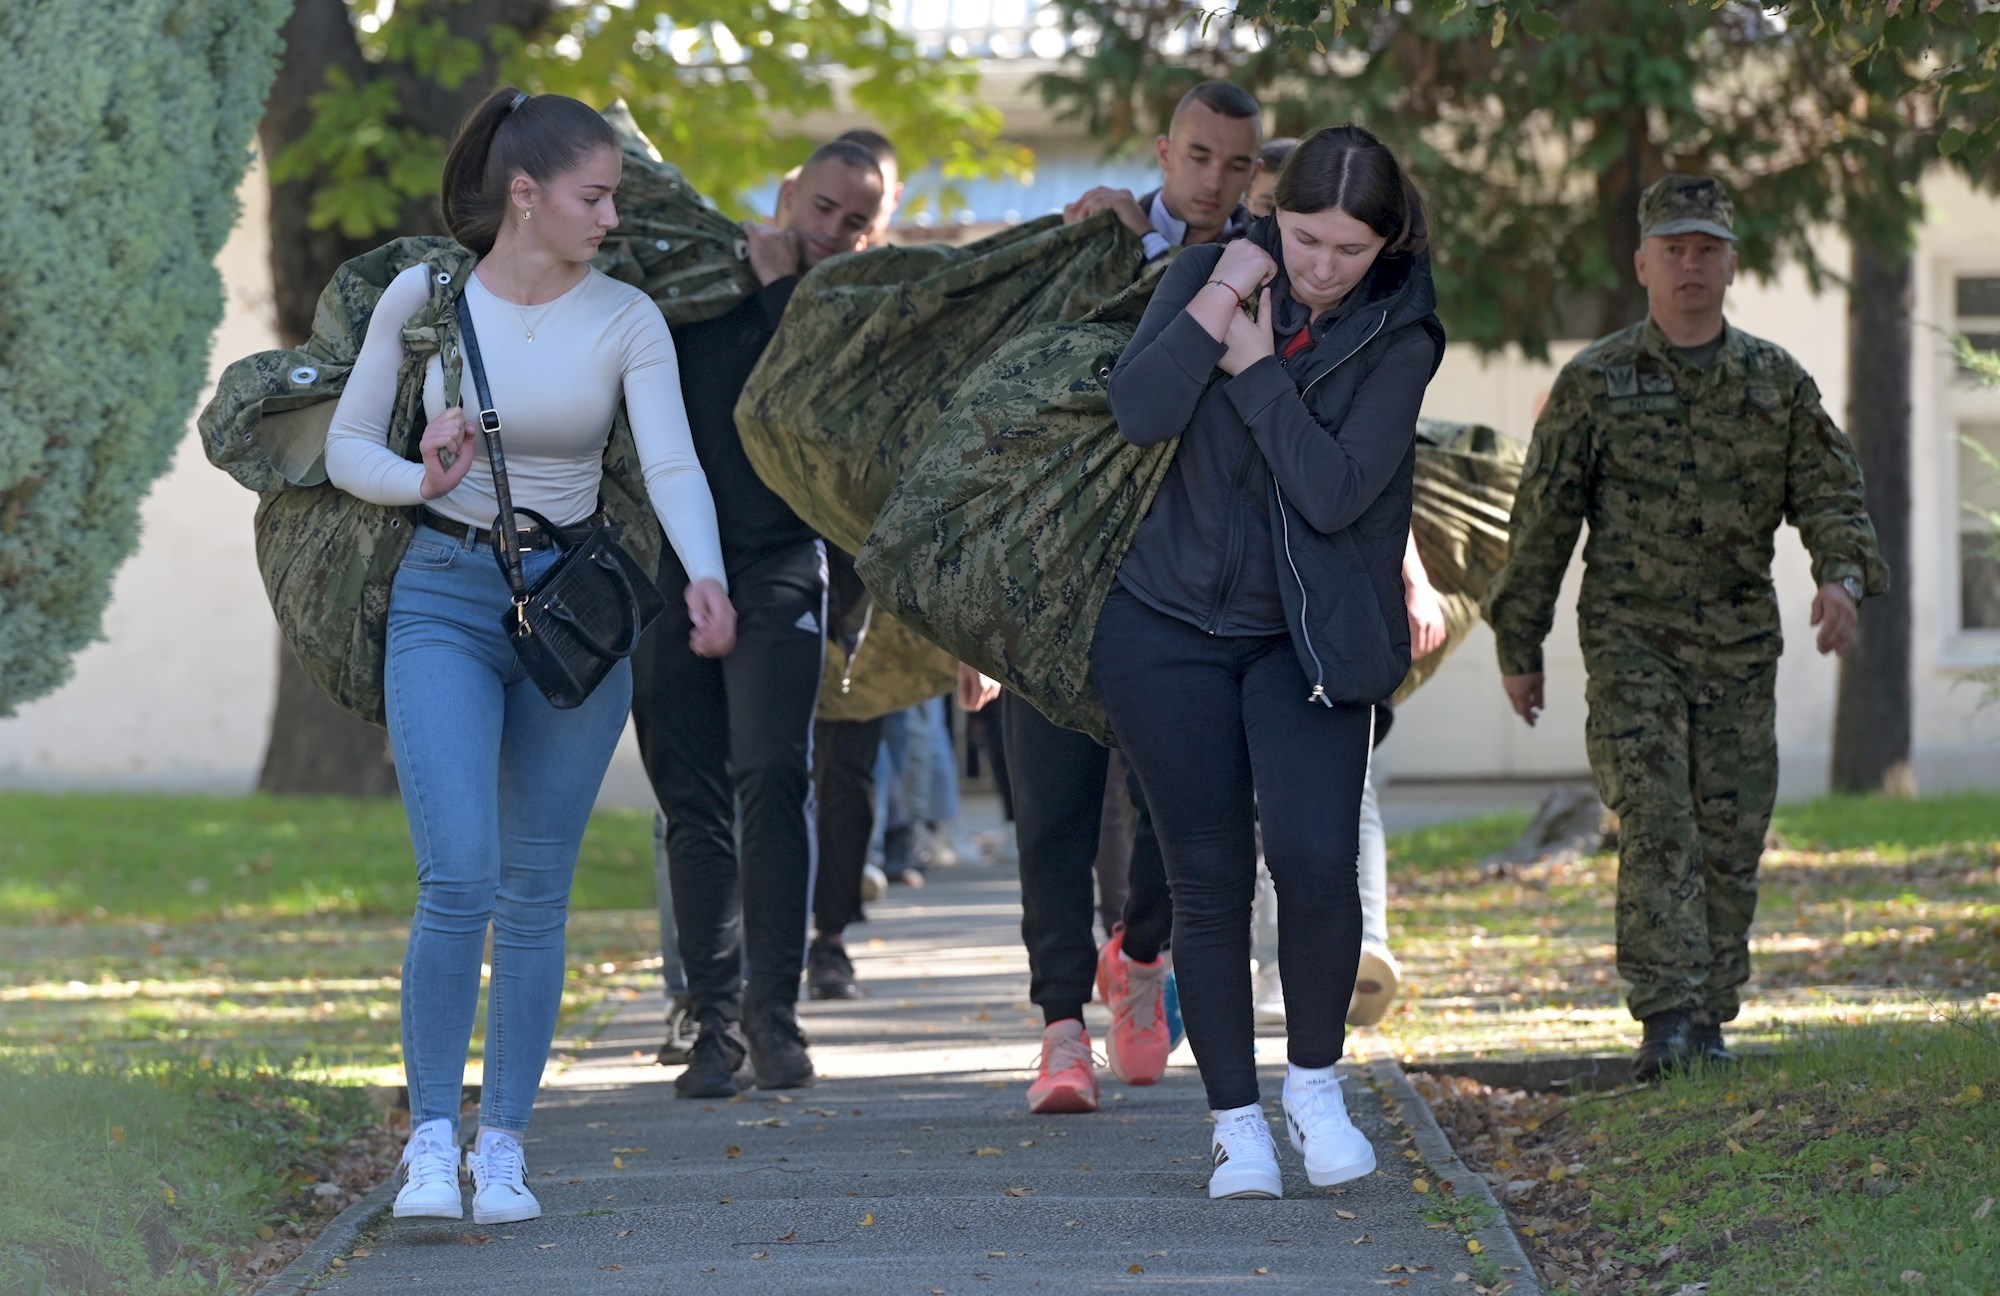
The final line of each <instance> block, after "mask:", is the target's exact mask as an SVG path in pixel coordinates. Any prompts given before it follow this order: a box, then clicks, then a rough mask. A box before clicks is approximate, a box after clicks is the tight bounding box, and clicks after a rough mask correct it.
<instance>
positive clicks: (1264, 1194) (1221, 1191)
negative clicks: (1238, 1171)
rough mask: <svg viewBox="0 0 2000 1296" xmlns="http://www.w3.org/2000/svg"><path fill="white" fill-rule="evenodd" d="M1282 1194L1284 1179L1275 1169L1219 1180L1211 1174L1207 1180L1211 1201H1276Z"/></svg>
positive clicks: (1283, 1192)
mask: <svg viewBox="0 0 2000 1296" xmlns="http://www.w3.org/2000/svg"><path fill="white" fill-rule="evenodd" d="M1284 1195H1285V1181H1284V1179H1283V1178H1281V1177H1280V1176H1279V1174H1278V1172H1277V1170H1276V1169H1273V1170H1272V1171H1271V1173H1270V1174H1268V1175H1248V1174H1243V1175H1235V1176H1228V1177H1224V1178H1223V1179H1222V1180H1221V1182H1217V1180H1216V1177H1215V1176H1213V1175H1211V1176H1210V1177H1209V1180H1208V1196H1209V1199H1210V1200H1211V1201H1277V1200H1279V1199H1280V1198H1282V1197H1283V1196H1284Z"/></svg>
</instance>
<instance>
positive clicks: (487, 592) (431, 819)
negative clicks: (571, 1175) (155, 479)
mask: <svg viewBox="0 0 2000 1296" xmlns="http://www.w3.org/2000/svg"><path fill="white" fill-rule="evenodd" d="M523 557H524V558H525V559H526V568H527V579H528V583H529V584H530V585H532V584H534V582H535V579H536V577H538V576H539V575H541V573H542V572H544V571H546V570H547V569H548V567H549V565H550V564H551V563H553V562H554V560H555V558H556V554H555V553H554V552H553V551H550V550H542V551H538V552H533V553H528V554H525V555H523ZM509 601H510V600H509V595H508V590H507V581H506V578H505V577H504V576H502V575H501V572H500V567H499V564H498V563H496V562H495V561H494V560H493V554H492V552H491V551H490V550H488V549H486V548H484V547H481V548H476V549H474V548H468V547H467V545H466V543H465V542H464V541H462V540H459V539H456V538H454V537H452V536H448V535H445V534H444V533H443V532H441V531H435V530H433V529H431V528H429V527H420V528H418V530H417V532H416V534H415V535H414V536H412V537H411V540H410V548H409V552H408V554H407V555H405V557H404V558H403V564H402V566H401V567H400V568H399V569H398V570H397V573H396V582H395V587H394V589H393V591H392V592H391V594H390V597H389V644H388V663H387V668H386V672H385V674H386V679H385V683H386V688H387V694H388V720H389V742H390V745H391V747H392V749H393V750H394V752H395V756H396V777H397V780H398V782H399V784H400V785H401V787H402V791H403V808H404V810H405V811H406V812H407V813H408V815H409V820H410V842H411V844H412V846H413V847H414V848H415V850H416V859H417V909H416V915H415V917H414V918H413V919H412V921H411V923H410V943H409V947H408V950H407V952H406V953H405V954H404V957H403V1006H402V1018H403V1022H402V1024H403V1069H404V1073H405V1075H406V1077H407V1079H408V1083H409V1088H410V1117H411V1120H412V1121H413V1122H415V1123H416V1124H419V1125H421V1124H422V1123H423V1122H425V1121H428V1120H438V1119H444V1120H449V1121H451V1122H452V1126H453V1128H454V1129H456V1128H457V1125H458V1106H459V1096H460V1093H461V1091H462V1088H463V1085H464V1081H465V1062H466V1055H467V1053H468V1051H469V1050H470V1048H471V1044H472V1023H473V1014H474V1013H475V1012H477V1010H478V1006H479V981H480V964H481V962H482V955H483V954H484V953H485V947H486V937H487V932H488V929H489V928H490V929H491V931H492V936H493V959H492V970H493V984H492V990H491V993H490V994H489V996H488V1001H487V1011H486V1067H485V1082H484V1084H483V1085H482V1086H481V1102H480V1114H479V1119H480V1123H481V1124H482V1125H490V1126H493V1127H495V1128H497V1129H504V1130H514V1131H521V1130H525V1129H527V1128H528V1115H529V1113H530V1111H531V1110H532V1109H533V1107H534V1104H535V1093H536V1091H537V1090H538V1089H539V1088H540V1087H541V1083H542V1068H543V1064H544V1063H545V1062H546V1061H547V1060H548V1055H549V1045H550V1043H551V1042H552V1041H553V1040H554V1038H555V1029H556V1015H557V1011H558V1009H559V1008H560V1007H561V1005H562V986H563V969H564V957H563V955H564V945H563V935H564V926H565V924H566V923H567V921H568V917H569V890H570V880H571V878H572V877H573V876H574V875H575V872H576V857H577V851H578V849H579V848H580V847H581V846H582V844H583V830H584V826H585V824H586V823H587V822H588V821H589V819H590V811H591V807H592V805H593V804H594V803H595V802H596V799H597V791H598V787H599V785H600V784H602V783H603V781H604V771H605V770H606V768H608V767H609V765H610V764H611V753H612V750H613V748H614V747H616V745H617V743H618V738H619V735H620V734H621V733H623V732H624V728H625V717H626V714H627V713H628V712H629V711H630V710H631V705H632V672H631V667H630V664H629V663H627V662H620V663H619V665H618V667H617V669H615V670H613V671H612V673H611V674H610V676H609V677H607V678H606V679H605V681H604V682H603V683H602V684H600V685H599V686H598V687H597V691H596V692H594V693H592V694H591V695H590V697H589V699H588V700H587V701H586V702H584V704H583V705H582V706H580V707H577V708H575V709H573V710H569V711H560V710H557V709H556V708H555V707H553V706H550V705H549V702H548V699H546V698H544V697H543V696H542V694H541V691H540V690H539V689H537V688H536V687H535V685H534V683H533V681H531V680H529V679H528V677H527V675H526V673H525V672H523V671H522V669H521V666H520V663H519V662H518V661H517V660H516V659H515V656H514V649H513V646H512V645H511V644H510V643H509V642H508V641H507V636H506V633H505V632H504V630H503V629H502V626H501V617H502V616H503V614H505V613H506V611H507V609H508V606H509Z"/></svg>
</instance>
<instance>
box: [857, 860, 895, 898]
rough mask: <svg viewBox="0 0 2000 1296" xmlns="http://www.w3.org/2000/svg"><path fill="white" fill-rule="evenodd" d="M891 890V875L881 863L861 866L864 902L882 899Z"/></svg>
mask: <svg viewBox="0 0 2000 1296" xmlns="http://www.w3.org/2000/svg"><path fill="white" fill-rule="evenodd" d="M888 891H889V875H888V874H887V873H884V872H883V871H882V866H881V865H879V864H863V865H862V866H861V899H862V900H863V902H873V901H876V900H880V899H881V898H882V897H883V896H884V895H886V894H888Z"/></svg>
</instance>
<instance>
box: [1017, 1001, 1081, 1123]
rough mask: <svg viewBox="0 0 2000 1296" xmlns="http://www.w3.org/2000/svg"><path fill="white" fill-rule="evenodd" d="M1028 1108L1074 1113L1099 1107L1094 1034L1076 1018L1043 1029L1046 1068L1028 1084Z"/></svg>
mask: <svg viewBox="0 0 2000 1296" xmlns="http://www.w3.org/2000/svg"><path fill="white" fill-rule="evenodd" d="M1028 1110H1029V1111H1031V1112H1050V1113H1057V1114H1065V1113H1069V1114H1073V1113H1078V1112H1094V1111H1096V1110H1097V1071H1096V1070H1095V1069H1094V1068H1093V1067H1092V1066H1091V1062H1090V1036H1088V1035H1086V1034H1084V1033H1083V1023H1082V1022H1080V1021H1077V1020H1076V1019H1075V1018H1070V1019H1069V1020H1067V1021H1059V1022H1057V1023H1055V1024H1054V1025H1053V1026H1050V1027H1049V1028H1048V1029H1047V1030H1044V1031H1043V1032H1042V1071H1041V1074H1040V1075H1038V1076H1036V1077H1035V1082H1034V1083H1033V1084H1031V1085H1029V1086H1028Z"/></svg>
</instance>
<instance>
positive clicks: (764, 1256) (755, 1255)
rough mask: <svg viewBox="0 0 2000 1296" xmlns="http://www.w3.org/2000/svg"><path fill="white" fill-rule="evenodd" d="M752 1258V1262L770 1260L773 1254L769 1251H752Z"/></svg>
mask: <svg viewBox="0 0 2000 1296" xmlns="http://www.w3.org/2000/svg"><path fill="white" fill-rule="evenodd" d="M750 1258H751V1259H752V1260H769V1259H770V1258H771V1253H770V1252H769V1251H752V1252H751V1253H750Z"/></svg>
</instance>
